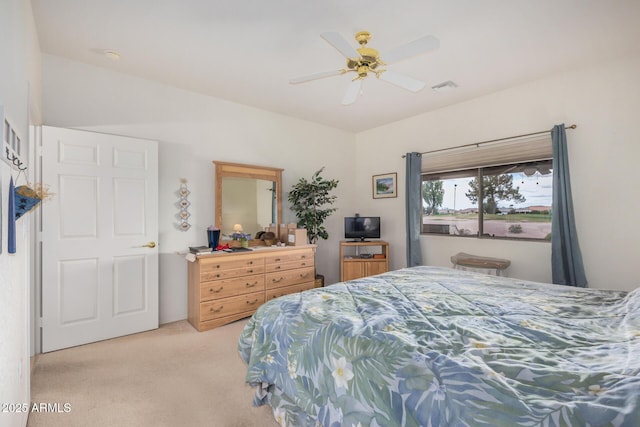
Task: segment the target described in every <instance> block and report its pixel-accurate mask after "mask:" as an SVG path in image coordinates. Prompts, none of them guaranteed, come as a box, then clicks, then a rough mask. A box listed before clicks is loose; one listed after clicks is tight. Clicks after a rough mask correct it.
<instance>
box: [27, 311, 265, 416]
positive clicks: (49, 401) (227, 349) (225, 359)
mask: <svg viewBox="0 0 640 427" xmlns="http://www.w3.org/2000/svg"><path fill="white" fill-rule="evenodd" d="M245 324H246V319H245V320H241V321H237V322H234V323H232V324H230V325H226V326H222V327H220V328H216V329H212V330H210V331H206V332H198V331H196V330H195V329H194V328H193V327H192V326H191V325H190V324H189V323H188V322H187V321H186V320H185V321H179V322H174V323H169V324H166V325H162V326H161V327H160V328H159V329H156V330H153V331H149V332H143V333H139V334H134V335H129V336H125V337H121V338H115V339H111V340H107V341H101V342H97V343H93V344H87V345H83V346H79V347H74V348H69V349H65V350H59V351H55V352H51V353H46V354H42V355H38V356H37V357H36V359H35V366H34V368H33V373H32V378H31V400H32V402H33V403H36V404H38V405H39V407H41V408H43V411H42V412H40V411H32V412H31V413H30V415H29V421H28V423H27V427H45V426H46V427H58V426H65V427H74V426H82V427H85V426H92V427H102V426H105V427H106V426H109V427H128V426H136V427H140V426H158V427H164V426H167V427H169V426H170V427H175V426H212V427H253V426H256V427H257V426H260V427H265V426H266V427H275V426H277V423H276V422H275V421H274V419H273V415H272V413H271V410H270V409H269V408H268V407H267V406H262V407H257V408H256V407H253V406H252V401H253V393H254V389H252V388H251V387H249V386H248V385H247V384H245V382H244V377H245V374H246V365H245V363H244V362H243V361H242V359H240V356H239V354H238V351H237V342H238V337H239V336H240V332H241V331H242V328H243V327H244V325H245ZM43 404H46V405H48V406H45V405H43ZM32 407H33V404H32Z"/></svg>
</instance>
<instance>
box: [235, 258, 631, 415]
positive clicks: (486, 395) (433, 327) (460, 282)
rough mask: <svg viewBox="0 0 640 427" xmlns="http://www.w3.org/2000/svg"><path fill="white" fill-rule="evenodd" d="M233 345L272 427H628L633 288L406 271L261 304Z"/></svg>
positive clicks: (446, 270)
mask: <svg viewBox="0 0 640 427" xmlns="http://www.w3.org/2000/svg"><path fill="white" fill-rule="evenodd" d="M238 348H239V351H240V355H241V357H242V358H243V359H244V361H245V362H246V363H247V365H248V372H247V376H246V380H247V382H248V383H249V384H250V385H252V386H255V387H256V388H257V391H256V398H255V402H254V403H255V404H257V405H261V404H265V403H268V404H270V405H271V406H272V408H273V413H274V416H275V418H276V420H277V421H278V422H279V423H280V424H281V425H282V426H317V425H320V426H349V427H351V426H354V427H366V426H383V427H392V426H485V425H486V426H496V427H497V426H508V427H512V426H629V427H632V426H633V427H637V426H640V289H638V290H635V291H632V292H629V293H626V292H614V291H601V290H594V289H579V288H573V287H565V286H559V285H549V284H543V283H535V282H527V281H522V280H516V279H509V278H503V277H495V276H488V275H484V274H476V273H469V272H462V271H458V270H452V269H449V268H441V267H414V268H408V269H403V270H398V271H393V272H389V273H385V274H382V275H378V276H373V277H367V278H363V279H358V280H354V281H351V282H345V283H339V284H336V285H331V286H328V287H325V288H318V289H313V290H310V291H306V292H303V293H301V294H292V295H288V296H285V297H281V298H278V299H276V300H273V301H270V302H269V303H267V304H264V305H263V306H261V307H260V309H259V310H258V311H257V312H256V313H255V314H254V315H253V317H252V318H251V319H250V320H249V321H248V323H247V325H246V327H245V329H244V331H243V332H242V335H241V336H240V340H239V344H238Z"/></svg>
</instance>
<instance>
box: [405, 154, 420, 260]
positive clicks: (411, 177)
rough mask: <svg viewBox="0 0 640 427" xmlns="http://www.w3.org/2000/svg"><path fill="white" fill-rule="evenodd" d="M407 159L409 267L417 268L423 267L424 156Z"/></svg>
mask: <svg viewBox="0 0 640 427" xmlns="http://www.w3.org/2000/svg"><path fill="white" fill-rule="evenodd" d="M406 159H407V170H406V185H405V188H406V190H405V191H406V197H405V200H406V212H407V267H415V266H416V265H422V250H421V249H420V220H421V218H422V215H421V212H422V191H421V186H422V179H421V170H422V155H421V154H420V153H407V156H406Z"/></svg>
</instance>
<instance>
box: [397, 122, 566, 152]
mask: <svg viewBox="0 0 640 427" xmlns="http://www.w3.org/2000/svg"><path fill="white" fill-rule="evenodd" d="M577 127H578V126H577V125H571V126H565V127H564V128H565V129H575V128H577ZM548 132H551V129H549V130H541V131H539V132H532V133H525V134H523V135H516V136H508V137H506V138H498V139H490V140H489V141H482V142H474V143H472V144H464V145H458V146H455V147H447V148H440V149H438V150H431V151H423V152H422V153H420V154H433V153H439V152H441V151H448V150H456V149H458V148H467V147H480V145H482V144H488V143H490V142H500V141H508V140H510V139H517V138H524V137H526V136H534V135H542V134H544V133H548ZM405 157H407V156H406V155H405V154H403V155H402V158H403V159H404V158H405Z"/></svg>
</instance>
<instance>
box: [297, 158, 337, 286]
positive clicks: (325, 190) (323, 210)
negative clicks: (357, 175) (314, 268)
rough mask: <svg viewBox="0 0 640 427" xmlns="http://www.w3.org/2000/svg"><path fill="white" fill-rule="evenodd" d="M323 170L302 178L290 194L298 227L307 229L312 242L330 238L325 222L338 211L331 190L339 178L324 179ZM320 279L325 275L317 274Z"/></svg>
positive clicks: (308, 237) (317, 278)
mask: <svg viewBox="0 0 640 427" xmlns="http://www.w3.org/2000/svg"><path fill="white" fill-rule="evenodd" d="M323 170H324V167H322V168H320V170H318V171H316V173H314V174H313V176H312V177H311V179H310V180H307V179H305V178H300V180H299V181H298V183H297V184H295V185H294V186H293V187H292V188H291V191H290V192H289V196H288V200H289V202H290V203H291V210H292V211H294V212H295V213H296V217H297V218H298V221H297V224H298V227H300V228H305V229H306V230H307V240H308V241H309V243H311V244H315V243H316V242H317V241H318V239H325V240H326V239H328V238H329V233H327V229H326V228H325V227H324V222H325V220H326V219H327V218H328V217H329V216H330V215H331V214H332V213H333V212H335V211H336V208H332V207H329V206H330V205H332V204H333V203H334V202H335V200H336V196H334V195H331V194H330V192H331V190H333V189H335V188H336V187H337V186H338V180H335V179H331V180H327V179H324V178H323V177H322V176H321V175H320V174H321V173H322V171H323ZM318 280H322V281H324V277H323V276H321V275H319V274H316V281H318ZM321 283H322V282H321Z"/></svg>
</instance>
